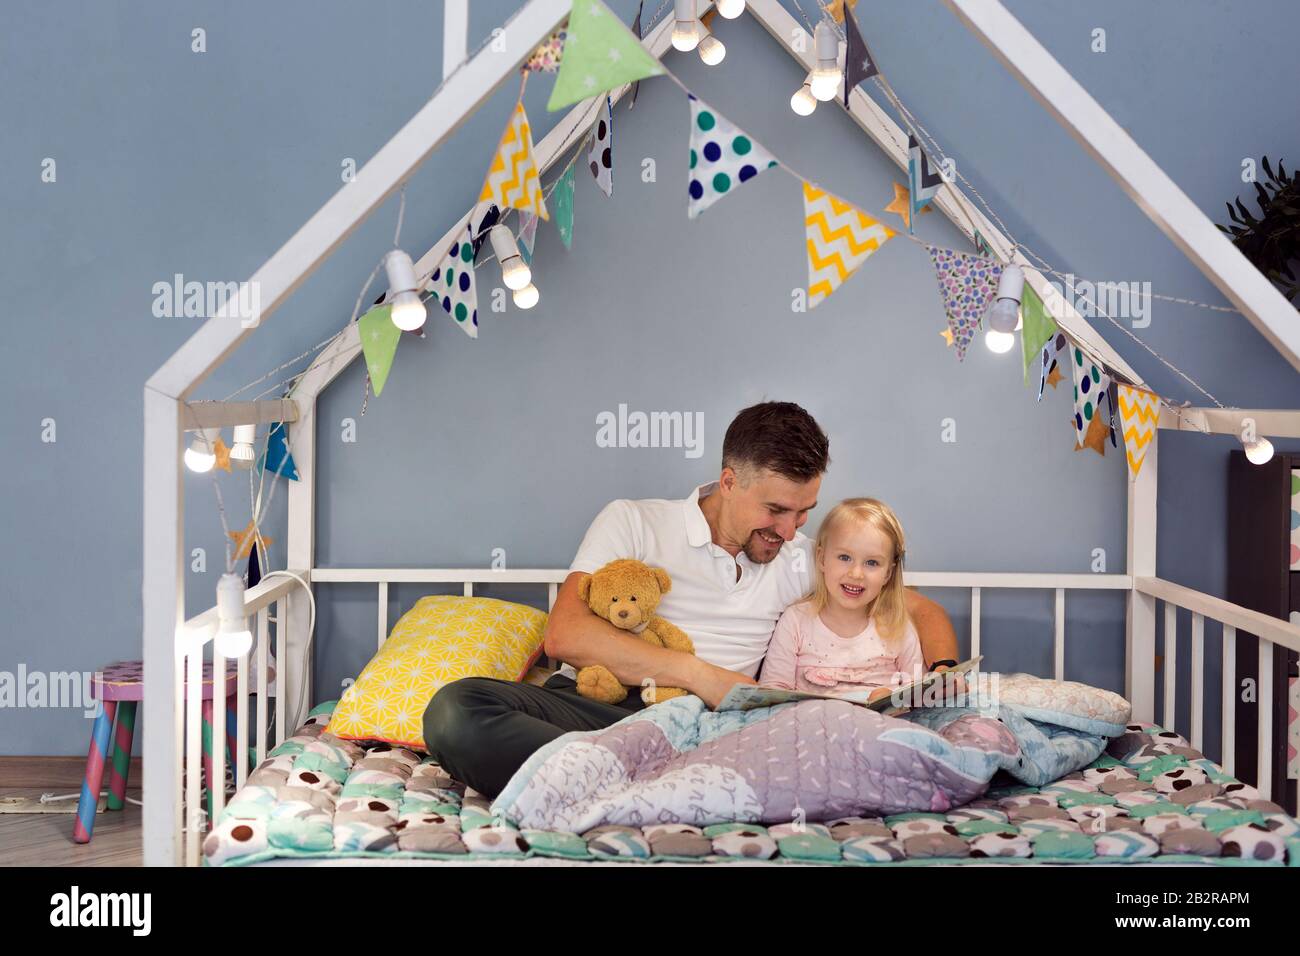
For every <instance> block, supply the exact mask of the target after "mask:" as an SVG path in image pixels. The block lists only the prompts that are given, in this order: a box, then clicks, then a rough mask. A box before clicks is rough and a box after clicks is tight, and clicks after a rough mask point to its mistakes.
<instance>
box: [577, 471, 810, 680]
mask: <svg viewBox="0 0 1300 956" xmlns="http://www.w3.org/2000/svg"><path fill="white" fill-rule="evenodd" d="M717 487H718V483H717V482H716V481H715V482H712V483H710V484H707V485H701V486H700V487H698V488H696V489H695V490H694V491H693V492H691V495H690V497H688V498H684V499H680V500H679V499H673V500H667V499H662V498H647V499H644V500H641V501H630V500H627V499H624V498H621V499H619V500H617V501H611V502H610V503H609V504H608V505H606V506H605V507H604V509H602V510H601V512H600V514H598V515H596V519H595V520H594V521H593V522H592V523H591V527H590V528H588V529H587V534H586V536H585V537H584V538H583V539H582V544H581V545H580V546H579V547H578V553H577V555H576V556H575V557H574V559H573V564H571V565H570V566H569V570H570V571H583V572H586V573H587V574H591V573H593V572H595V571H596V570H597V569H599V568H601V567H603V566H604V565H606V564H608V563H609V562H610V561H614V560H617V559H618V558H635V559H637V560H638V561H644V562H645V563H646V564H648V565H650V566H651V567H656V568H663V569H664V570H665V571H667V572H668V576H669V577H670V578H672V588H671V589H670V590H669V592H668V593H667V594H665V595H664V596H663V600H662V601H660V603H659V607H658V609H657V610H656V611H655V613H656V614H658V615H659V616H660V617H662V618H663V619H664V620H666V621H671V622H672V623H673V624H676V625H677V626H678V627H680V628H681V629H682V630H683V631H685V632H686V633H687V635H689V637H690V639H691V640H692V641H693V642H694V643H695V653H696V654H697V655H698V656H699V657H700V658H701V659H703V660H706V661H708V662H709V663H710V664H716V665H718V666H719V667H725V668H727V669H728V670H733V671H739V672H740V673H742V674H746V675H748V676H749V677H754V676H755V675H756V674H757V673H758V668H759V665H760V664H761V663H762V661H763V656H764V655H765V654H766V653H767V644H768V641H769V640H771V637H772V630H773V628H775V627H776V621H777V618H779V617H780V616H781V612H782V611H784V610H785V609H786V607H787V606H788V605H790V604H791V603H793V602H794V601H796V600H798V599H799V598H801V597H803V596H804V595H805V594H807V593H808V591H809V589H810V588H811V586H812V551H813V542H812V540H811V539H809V538H808V537H807V536H806V535H804V534H803V533H802V532H795V536H794V540H793V541H787V542H786V543H785V544H783V545H782V546H781V550H780V551H779V552H777V556H776V557H775V558H774V559H773V560H772V561H770V562H768V563H767V564H755V563H754V562H752V561H750V560H749V558H748V557H746V555H745V553H744V552H743V551H742V552H740V554H738V555H737V556H736V557H735V558H733V557H732V556H731V555H730V554H728V553H727V552H726V551H724V550H723V549H722V548H721V547H719V546H718V545H716V544H714V543H713V536H712V534H711V533H710V531H709V523H708V521H706V520H705V518H704V513H703V512H702V511H700V499H701V498H707V497H708V496H709V495H710V494H712V493H713V492H714V491H716V490H717ZM737 566H739V568H740V579H739V580H737V579H736V568H737ZM560 672H561V673H563V674H566V675H568V676H569V677H573V676H574V674H575V672H574V670H573V668H572V667H570V666H569V665H568V664H565V665H564V666H563V667H562V668H561V669H560Z"/></svg>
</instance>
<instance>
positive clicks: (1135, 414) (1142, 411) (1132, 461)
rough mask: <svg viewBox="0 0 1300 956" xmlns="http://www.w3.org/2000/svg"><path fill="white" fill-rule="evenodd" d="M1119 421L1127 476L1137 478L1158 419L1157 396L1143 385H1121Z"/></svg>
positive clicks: (1158, 402)
mask: <svg viewBox="0 0 1300 956" xmlns="http://www.w3.org/2000/svg"><path fill="white" fill-rule="evenodd" d="M1117 391H1118V394H1119V422H1120V430H1121V431H1122V432H1123V433H1124V451H1125V453H1126V454H1127V455H1128V471H1129V478H1130V479H1132V478H1136V477H1137V476H1138V472H1140V471H1141V470H1142V461H1143V459H1145V458H1146V454H1147V446H1148V445H1149V444H1151V438H1152V436H1153V435H1155V433H1156V425H1157V423H1158V422H1159V420H1160V396H1159V395H1157V394H1156V393H1155V392H1148V391H1147V390H1146V389H1145V388H1134V387H1133V386H1131V385H1122V384H1121V385H1120V386H1119V387H1118V389H1117Z"/></svg>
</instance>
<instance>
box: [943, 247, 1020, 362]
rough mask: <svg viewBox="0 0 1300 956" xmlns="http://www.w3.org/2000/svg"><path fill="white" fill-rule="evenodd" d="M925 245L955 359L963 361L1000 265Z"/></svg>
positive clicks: (1000, 274) (995, 289)
mask: <svg viewBox="0 0 1300 956" xmlns="http://www.w3.org/2000/svg"><path fill="white" fill-rule="evenodd" d="M925 248H926V251H927V252H929V253H930V260H931V261H932V262H933V263H934V273H935V278H936V279H938V280H939V295H940V296H942V297H943V307H944V311H945V312H946V313H947V314H948V328H949V329H950V330H951V331H952V337H953V346H954V347H955V348H956V349H957V360H958V361H959V362H960V361H964V360H965V358H966V347H967V346H968V345H970V342H971V339H973V338H974V337H975V330H976V329H978V328H979V324H980V319H981V318H982V317H983V315H984V310H985V309H986V308H987V307H988V304H989V300H990V299H992V298H993V295H994V293H995V292H997V288H998V279H999V278H1000V277H1001V276H1002V264H1001V263H1000V262H995V261H993V260H992V259H983V258H980V257H979V256H972V255H970V254H969V253H965V252H957V251H955V250H953V249H944V248H943V247H941V246H931V245H928V244H927V245H926V247H925Z"/></svg>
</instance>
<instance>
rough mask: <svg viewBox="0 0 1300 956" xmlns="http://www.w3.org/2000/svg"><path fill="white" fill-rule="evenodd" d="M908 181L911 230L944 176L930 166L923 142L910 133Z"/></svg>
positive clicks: (908, 142)
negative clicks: (910, 202) (922, 146)
mask: <svg viewBox="0 0 1300 956" xmlns="http://www.w3.org/2000/svg"><path fill="white" fill-rule="evenodd" d="M907 182H908V187H909V192H910V193H911V201H912V215H911V217H910V218H909V219H908V223H907V228H908V231H909V232H910V231H911V230H912V224H913V223H914V222H915V221H916V216H917V213H919V212H920V211H921V210H922V209H924V208H925V207H926V206H928V205H930V200H931V199H933V198H934V196H935V193H937V192H938V191H939V187H940V186H942V185H943V177H942V176H940V175H939V174H938V173H936V172H935V171H934V170H933V169H931V168H930V157H928V156H926V155H925V150H923V149H922V148H921V144H920V143H918V142H917V141H916V137H915V136H912V135H911V134H910V133H909V134H908V137H907Z"/></svg>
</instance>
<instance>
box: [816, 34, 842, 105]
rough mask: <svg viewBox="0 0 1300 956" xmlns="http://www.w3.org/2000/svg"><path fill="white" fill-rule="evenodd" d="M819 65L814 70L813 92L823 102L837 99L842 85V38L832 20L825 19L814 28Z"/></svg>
mask: <svg viewBox="0 0 1300 956" xmlns="http://www.w3.org/2000/svg"><path fill="white" fill-rule="evenodd" d="M813 48H814V49H815V50H816V53H817V66H816V67H815V68H814V69H813V71H812V94H813V96H815V97H817V99H819V100H821V101H822V102H827V101H829V100H833V99H835V94H836V92H838V91H839V87H840V64H839V55H840V38H839V37H837V36H836V35H835V28H834V27H832V26H831V24H830V21H829V20H826V19H823V20H822V21H821V22H820V23H818V24H817V26H816V27H815V28H814V29H813Z"/></svg>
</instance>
